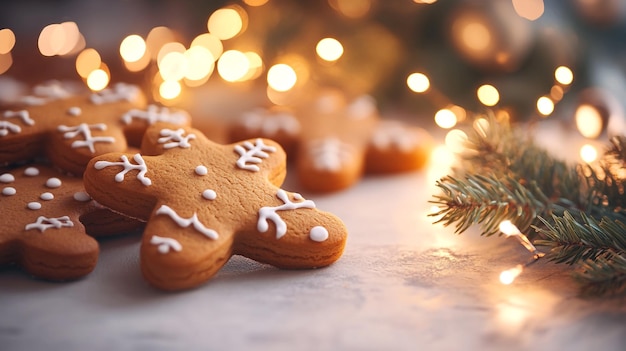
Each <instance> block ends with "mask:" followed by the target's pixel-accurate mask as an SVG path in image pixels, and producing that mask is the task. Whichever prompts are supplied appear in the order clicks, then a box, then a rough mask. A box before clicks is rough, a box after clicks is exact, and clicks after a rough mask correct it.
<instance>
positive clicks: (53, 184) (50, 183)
mask: <svg viewBox="0 0 626 351" xmlns="http://www.w3.org/2000/svg"><path fill="white" fill-rule="evenodd" d="M46 186H47V187H48V188H58V187H60V186H61V179H59V178H50V179H48V180H47V181H46Z"/></svg>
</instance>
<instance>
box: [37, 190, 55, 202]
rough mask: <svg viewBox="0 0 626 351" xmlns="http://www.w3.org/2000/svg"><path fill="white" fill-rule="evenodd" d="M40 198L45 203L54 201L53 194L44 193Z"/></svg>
mask: <svg viewBox="0 0 626 351" xmlns="http://www.w3.org/2000/svg"><path fill="white" fill-rule="evenodd" d="M39 198H40V199H42V200H44V201H50V200H52V199H54V195H52V193H48V192H46V193H42V194H41V195H39Z"/></svg>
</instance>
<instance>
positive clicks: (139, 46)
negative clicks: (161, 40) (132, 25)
mask: <svg viewBox="0 0 626 351" xmlns="http://www.w3.org/2000/svg"><path fill="white" fill-rule="evenodd" d="M146 48H147V46H146V42H145V40H143V38H142V37H140V36H139V35H136V34H133V35H129V36H127V37H126V38H124V40H122V43H121V44H120V56H122V59H123V60H124V61H126V62H137V61H139V60H140V59H141V58H142V57H143V55H145V53H146Z"/></svg>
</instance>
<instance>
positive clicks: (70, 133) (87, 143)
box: [57, 123, 115, 153]
mask: <svg viewBox="0 0 626 351" xmlns="http://www.w3.org/2000/svg"><path fill="white" fill-rule="evenodd" d="M106 129H107V125H106V124H104V123H97V124H87V123H81V124H79V125H77V126H75V127H68V126H66V125H60V126H59V127H58V128H57V130H58V131H59V132H61V133H64V134H63V136H64V137H65V139H71V138H74V137H76V136H77V135H78V134H82V135H83V137H84V138H85V140H75V141H74V142H72V148H74V149H76V148H79V147H87V148H89V151H91V153H94V152H96V149H95V147H94V144H95V143H98V142H99V143H109V144H110V143H114V142H115V138H114V137H110V136H96V137H95V136H92V135H91V131H92V130H106Z"/></svg>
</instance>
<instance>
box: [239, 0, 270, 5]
mask: <svg viewBox="0 0 626 351" xmlns="http://www.w3.org/2000/svg"><path fill="white" fill-rule="evenodd" d="M267 1H268V0H243V2H244V4H246V5H248V6H262V5H265V4H266V3H267Z"/></svg>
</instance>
